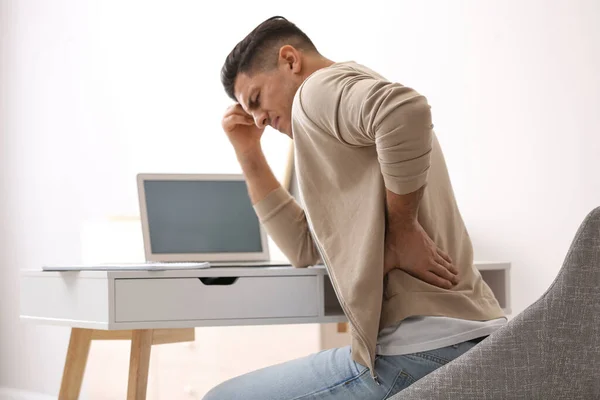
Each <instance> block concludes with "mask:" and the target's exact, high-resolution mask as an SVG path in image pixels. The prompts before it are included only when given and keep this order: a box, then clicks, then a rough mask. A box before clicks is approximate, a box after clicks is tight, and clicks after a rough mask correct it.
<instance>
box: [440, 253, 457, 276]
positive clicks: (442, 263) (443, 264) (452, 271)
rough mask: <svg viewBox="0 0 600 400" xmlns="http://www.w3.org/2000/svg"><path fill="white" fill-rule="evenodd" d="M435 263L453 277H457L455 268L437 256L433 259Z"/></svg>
mask: <svg viewBox="0 0 600 400" xmlns="http://www.w3.org/2000/svg"><path fill="white" fill-rule="evenodd" d="M435 261H437V263H438V264H440V265H441V266H442V267H444V268H446V270H447V271H449V272H450V273H451V274H452V275H453V276H454V275H458V271H457V270H456V267H455V266H454V265H453V264H452V263H449V262H448V261H446V260H445V259H444V258H443V257H442V256H440V255H439V254H438V256H437V257H436V258H435Z"/></svg>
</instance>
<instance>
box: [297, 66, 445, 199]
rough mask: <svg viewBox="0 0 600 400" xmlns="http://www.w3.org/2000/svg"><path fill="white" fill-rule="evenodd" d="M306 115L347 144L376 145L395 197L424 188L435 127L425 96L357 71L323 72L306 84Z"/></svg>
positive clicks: (303, 99)
mask: <svg viewBox="0 0 600 400" xmlns="http://www.w3.org/2000/svg"><path fill="white" fill-rule="evenodd" d="M300 102H301V105H302V108H303V109H304V112H305V113H306V115H307V117H308V118H309V119H310V120H311V121H312V122H313V123H315V124H316V125H318V126H319V127H320V128H321V129H322V130H323V131H324V132H327V133H329V134H332V135H334V136H335V137H336V138H337V139H339V140H340V141H341V142H343V143H345V144H346V145H349V146H359V147H363V146H375V147H376V150H377V156H378V160H379V164H380V166H381V173H382V175H383V179H384V181H385V186H386V188H387V189H389V190H390V191H392V192H394V193H396V194H407V193H411V192H414V191H416V190H417V189H419V188H420V187H422V186H423V185H425V184H426V182H427V175H428V171H429V167H430V153H431V149H432V140H433V124H432V118H431V111H430V106H429V104H428V103H427V100H426V98H425V97H424V96H422V95H420V94H418V93H417V92H415V91H414V90H413V89H411V88H408V87H406V86H403V85H401V84H399V83H394V82H388V81H385V80H383V79H378V78H374V77H372V76H370V75H368V74H363V73H360V72H359V71H348V70H342V71H335V72H327V73H323V74H319V75H317V76H315V77H314V78H312V79H310V80H309V81H307V82H306V83H305V85H304V86H303V87H302V89H301V93H300Z"/></svg>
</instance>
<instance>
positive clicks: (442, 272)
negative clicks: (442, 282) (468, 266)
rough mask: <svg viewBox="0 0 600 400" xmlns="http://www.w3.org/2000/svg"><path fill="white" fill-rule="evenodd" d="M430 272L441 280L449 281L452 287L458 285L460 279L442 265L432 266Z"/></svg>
mask: <svg viewBox="0 0 600 400" xmlns="http://www.w3.org/2000/svg"><path fill="white" fill-rule="evenodd" d="M440 260H441V259H440ZM442 261H443V260H442ZM430 271H431V272H433V273H434V274H436V275H437V276H439V277H440V278H443V279H446V280H447V281H449V282H451V283H452V285H456V284H457V283H458V277H457V276H456V275H454V274H453V273H452V272H450V271H449V270H448V268H447V267H446V266H444V265H442V264H440V263H437V264H435V265H432V267H431V270H430Z"/></svg>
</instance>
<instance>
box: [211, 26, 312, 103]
mask: <svg viewBox="0 0 600 400" xmlns="http://www.w3.org/2000/svg"><path fill="white" fill-rule="evenodd" d="M285 44H290V45H292V46H294V47H296V48H297V49H300V50H309V51H310V50H312V51H317V48H316V47H315V45H314V44H313V42H312V41H311V40H310V38H309V37H308V36H306V34H305V33H304V32H302V31H301V30H300V29H299V28H298V27H297V26H296V25H294V24H293V23H291V22H290V21H288V20H287V19H286V18H284V17H280V16H276V17H271V18H269V19H267V20H266V21H264V22H262V23H261V24H260V25H258V26H257V27H256V28H254V30H253V31H252V32H250V33H249V34H248V36H246V37H245V38H244V39H243V40H242V41H241V42H239V43H238V44H237V45H236V46H235V47H234V48H233V50H232V51H231V53H229V55H228V56H227V59H226V60H225V64H223V67H222V68H221V83H222V84H223V87H224V88H225V92H226V93H227V95H228V96H229V97H231V98H232V99H233V100H234V101H237V99H236V98H235V93H234V86H235V80H236V78H237V76H238V75H239V74H241V73H253V72H255V71H257V70H263V69H268V68H274V67H275V66H276V65H277V58H278V53H277V51H278V50H279V48H280V47H281V46H283V45H285Z"/></svg>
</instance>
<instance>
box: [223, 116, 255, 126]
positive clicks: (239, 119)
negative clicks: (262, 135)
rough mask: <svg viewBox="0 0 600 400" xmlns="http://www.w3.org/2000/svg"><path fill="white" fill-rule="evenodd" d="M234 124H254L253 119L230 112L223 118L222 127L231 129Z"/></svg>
mask: <svg viewBox="0 0 600 400" xmlns="http://www.w3.org/2000/svg"><path fill="white" fill-rule="evenodd" d="M236 125H254V120H253V119H252V118H248V117H245V116H243V115H239V114H231V115H229V116H227V117H225V118H223V127H224V128H225V129H231V128H233V127H234V126H236Z"/></svg>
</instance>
